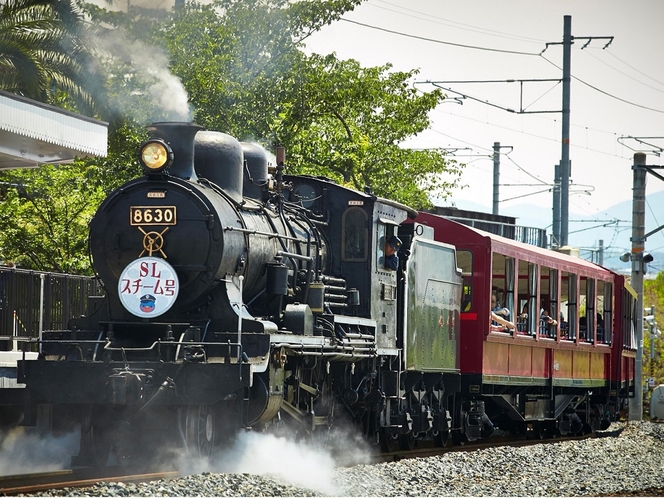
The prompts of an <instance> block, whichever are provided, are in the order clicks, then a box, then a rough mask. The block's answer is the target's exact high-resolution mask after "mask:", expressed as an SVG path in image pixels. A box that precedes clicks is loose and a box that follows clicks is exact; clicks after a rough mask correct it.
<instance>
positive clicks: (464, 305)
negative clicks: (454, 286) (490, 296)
mask: <svg viewBox="0 0 664 498" xmlns="http://www.w3.org/2000/svg"><path fill="white" fill-rule="evenodd" d="M457 267H458V268H459V269H460V270H461V277H462V278H463V295H462V296H461V311H462V312H464V311H470V310H471V309H472V308H473V253H472V252H470V251H466V250H459V251H457Z"/></svg>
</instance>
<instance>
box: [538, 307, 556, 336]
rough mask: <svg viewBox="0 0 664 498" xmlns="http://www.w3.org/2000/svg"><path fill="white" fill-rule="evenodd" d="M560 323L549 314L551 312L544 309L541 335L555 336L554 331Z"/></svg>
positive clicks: (541, 313) (541, 320)
mask: <svg viewBox="0 0 664 498" xmlns="http://www.w3.org/2000/svg"><path fill="white" fill-rule="evenodd" d="M556 325H558V322H557V321H556V320H554V319H553V317H552V316H551V315H550V314H549V310H545V309H544V308H542V309H541V310H540V333H541V334H545V335H548V336H553V335H555V334H554V333H553V330H554V328H555V326H556Z"/></svg>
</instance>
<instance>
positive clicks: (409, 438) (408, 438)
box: [399, 432, 416, 451]
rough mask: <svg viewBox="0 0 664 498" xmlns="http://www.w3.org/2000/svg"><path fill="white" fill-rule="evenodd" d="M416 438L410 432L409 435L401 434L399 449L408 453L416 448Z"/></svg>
mask: <svg viewBox="0 0 664 498" xmlns="http://www.w3.org/2000/svg"><path fill="white" fill-rule="evenodd" d="M415 443H416V441H415V436H414V435H413V433H412V432H409V433H408V434H400V435H399V448H400V449H402V450H403V451H408V450H412V449H413V448H415Z"/></svg>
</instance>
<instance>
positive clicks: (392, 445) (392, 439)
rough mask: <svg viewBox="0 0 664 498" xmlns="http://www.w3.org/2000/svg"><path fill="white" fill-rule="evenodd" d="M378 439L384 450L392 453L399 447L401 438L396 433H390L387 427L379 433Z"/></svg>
mask: <svg viewBox="0 0 664 498" xmlns="http://www.w3.org/2000/svg"><path fill="white" fill-rule="evenodd" d="M378 441H379V442H380V449H381V451H382V452H384V453H392V452H393V451H394V450H396V449H397V447H398V443H399V438H398V437H397V436H396V435H392V434H389V433H388V432H387V431H385V429H381V431H380V432H379V433H378Z"/></svg>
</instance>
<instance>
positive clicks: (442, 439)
mask: <svg viewBox="0 0 664 498" xmlns="http://www.w3.org/2000/svg"><path fill="white" fill-rule="evenodd" d="M449 440H450V431H441V432H439V433H438V434H436V435H435V436H434V437H433V444H434V446H436V447H438V448H444V447H445V446H447V443H448V442H449Z"/></svg>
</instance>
